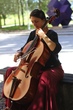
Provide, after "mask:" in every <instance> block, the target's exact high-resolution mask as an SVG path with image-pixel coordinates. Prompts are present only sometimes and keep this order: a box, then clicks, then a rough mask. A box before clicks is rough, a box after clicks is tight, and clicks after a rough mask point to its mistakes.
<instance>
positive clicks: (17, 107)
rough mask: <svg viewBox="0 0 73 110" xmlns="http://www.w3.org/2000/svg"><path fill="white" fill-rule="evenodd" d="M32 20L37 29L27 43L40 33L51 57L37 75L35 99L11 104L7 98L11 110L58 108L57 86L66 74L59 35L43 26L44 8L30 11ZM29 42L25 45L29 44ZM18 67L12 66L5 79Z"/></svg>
mask: <svg viewBox="0 0 73 110" xmlns="http://www.w3.org/2000/svg"><path fill="white" fill-rule="evenodd" d="M30 20H31V22H32V24H33V26H34V27H35V30H33V31H32V32H31V33H30V35H29V38H28V40H27V43H28V42H30V41H32V40H33V39H34V37H35V36H36V35H38V37H39V39H40V40H41V42H43V41H45V42H43V44H46V45H47V46H46V47H47V48H48V51H50V57H49V58H48V60H47V62H46V64H45V66H43V67H42V68H41V70H40V72H39V74H38V76H37V78H38V81H39V83H38V87H37V91H36V94H35V97H34V99H33V101H32V102H30V103H27V104H25V103H24V104H19V103H17V102H16V101H13V104H12V106H11V103H10V99H8V98H6V104H5V105H6V108H5V110H9V108H10V106H11V110H58V108H57V103H56V94H57V86H58V83H59V81H60V80H61V79H62V78H63V76H64V71H63V69H62V66H61V62H60V61H59V59H58V53H59V52H60V50H61V45H60V43H59V41H58V35H57V33H56V32H55V31H53V30H50V29H49V28H48V27H47V25H46V26H44V28H43V29H42V28H41V27H43V25H44V23H45V21H46V16H45V14H44V12H43V11H42V10H39V9H35V10H33V11H32V12H31V13H30ZM42 39H43V40H42ZM27 43H26V44H25V45H27ZM25 45H24V46H23V47H22V48H21V49H20V50H19V51H17V52H16V54H15V55H14V61H15V62H16V61H17V60H18V58H19V57H20V56H22V55H23V52H22V50H23V48H24V47H25ZM46 47H45V48H46ZM48 56H49V55H48ZM16 68H17V67H11V68H9V69H8V70H7V71H6V75H5V80H6V78H7V77H8V76H9V75H10V74H11V72H12V70H15V69H16ZM22 89H23V88H22Z"/></svg>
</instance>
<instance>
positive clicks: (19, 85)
mask: <svg viewBox="0 0 73 110" xmlns="http://www.w3.org/2000/svg"><path fill="white" fill-rule="evenodd" d="M31 43H32V41H30V42H29V43H27V44H26V46H25V47H24V48H23V53H27V52H26V51H27V49H28V48H29V47H30V45H31ZM45 46H46V48H45ZM49 57H50V52H49V50H48V49H47V45H46V44H45V45H44V44H43V42H42V41H39V42H38V45H37V46H36V47H35V49H34V51H33V52H31V53H30V54H29V55H27V57H26V59H21V61H20V64H19V66H18V67H17V69H16V70H15V71H13V72H12V73H11V74H10V76H9V77H8V78H7V80H6V81H5V84H4V89H3V90H4V95H5V96H6V97H7V98H9V99H11V100H13V101H17V102H18V103H27V102H31V101H32V100H33V98H34V96H35V94H36V91H37V86H38V82H39V81H38V79H37V75H38V74H39V71H40V70H41V68H42V66H45V63H46V62H47V60H48V59H49Z"/></svg>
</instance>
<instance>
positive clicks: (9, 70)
mask: <svg viewBox="0 0 73 110" xmlns="http://www.w3.org/2000/svg"><path fill="white" fill-rule="evenodd" d="M15 69H16V67H10V68H8V69H7V71H6V74H5V76H4V83H5V81H6V79H7V78H8V77H9V75H10V74H11V72H12V71H13V70H15ZM3 97H4V98H5V106H6V109H5V110H7V109H8V108H10V106H11V100H10V99H8V98H6V97H5V95H4V93H3Z"/></svg>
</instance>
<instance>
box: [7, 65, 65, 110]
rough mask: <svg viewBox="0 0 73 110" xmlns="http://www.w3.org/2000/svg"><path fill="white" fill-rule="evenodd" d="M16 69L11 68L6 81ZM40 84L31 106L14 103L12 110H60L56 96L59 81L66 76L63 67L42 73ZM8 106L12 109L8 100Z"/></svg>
mask: <svg viewBox="0 0 73 110" xmlns="http://www.w3.org/2000/svg"><path fill="white" fill-rule="evenodd" d="M14 69H16V67H12V68H9V69H8V70H7V72H6V75H5V80H6V78H7V77H8V76H9V74H10V73H11V72H12V70H14ZM39 76H40V77H38V78H39V84H38V88H37V92H36V95H35V97H34V100H33V102H31V104H27V105H26V104H24V105H22V104H18V103H16V102H13V105H12V109H11V110H58V108H57V103H56V94H57V92H58V90H57V89H58V88H57V87H58V84H59V81H60V80H61V79H62V78H63V76H64V71H63V69H62V67H61V66H59V67H55V68H51V69H48V70H46V71H41V72H40V74H39ZM5 105H6V106H8V107H10V106H11V104H10V100H9V99H7V98H6V104H5Z"/></svg>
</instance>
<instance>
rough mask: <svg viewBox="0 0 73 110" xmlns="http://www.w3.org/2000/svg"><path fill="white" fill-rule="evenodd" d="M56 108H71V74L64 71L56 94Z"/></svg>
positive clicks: (72, 101)
mask: <svg viewBox="0 0 73 110" xmlns="http://www.w3.org/2000/svg"><path fill="white" fill-rule="evenodd" d="M57 103H58V110H73V74H68V73H65V75H64V78H63V79H62V81H61V82H60V84H59V90H58V94H57Z"/></svg>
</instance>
